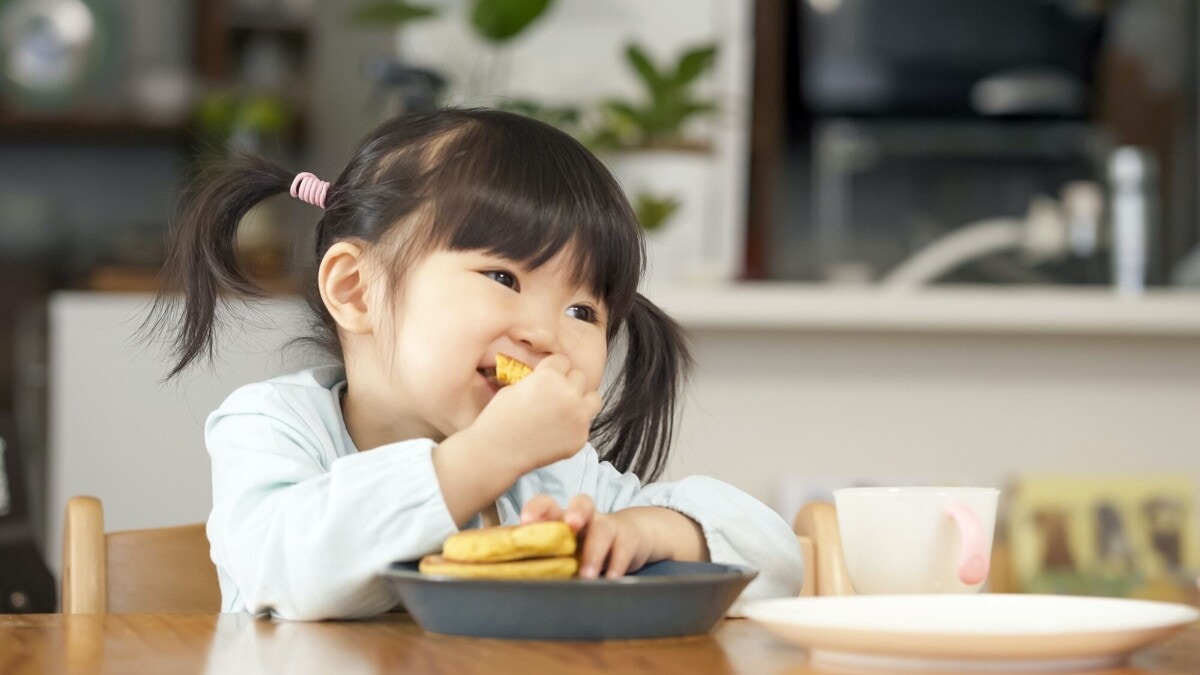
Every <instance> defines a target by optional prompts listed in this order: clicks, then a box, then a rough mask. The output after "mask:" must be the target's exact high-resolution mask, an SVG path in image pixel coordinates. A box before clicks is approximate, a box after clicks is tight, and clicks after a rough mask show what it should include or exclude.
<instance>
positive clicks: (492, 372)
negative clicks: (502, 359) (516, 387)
mask: <svg viewBox="0 0 1200 675" xmlns="http://www.w3.org/2000/svg"><path fill="white" fill-rule="evenodd" d="M478 372H479V374H480V375H482V376H483V379H485V380H487V382H488V384H490V385H491V386H492V391H500V389H501V387H503V386H504V385H503V384H501V383H500V381H499V380H497V379H496V369H495V368H479V369H478Z"/></svg>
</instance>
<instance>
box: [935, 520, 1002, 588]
mask: <svg viewBox="0 0 1200 675" xmlns="http://www.w3.org/2000/svg"><path fill="white" fill-rule="evenodd" d="M946 513H947V514H948V515H949V516H950V517H951V518H953V519H954V522H955V523H957V524H958V533H959V535H960V537H961V538H962V550H961V551H960V552H959V555H958V580H959V581H961V582H963V583H964V584H966V585H968V586H974V585H975V584H978V583H983V580H984V579H986V578H987V575H988V570H989V568H990V567H991V563H989V562H988V558H987V545H986V544H985V543H984V540H983V527H982V526H980V525H979V519H978V518H976V517H975V513H974V512H972V511H971V509H969V508H967V507H966V506H964V505H963V504H959V503H958V502H951V503H950V504H948V505H947V506H946Z"/></svg>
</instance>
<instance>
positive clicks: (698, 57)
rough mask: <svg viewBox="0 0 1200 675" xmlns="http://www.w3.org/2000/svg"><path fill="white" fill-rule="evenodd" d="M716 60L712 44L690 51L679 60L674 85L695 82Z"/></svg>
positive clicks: (714, 48) (715, 48)
mask: <svg viewBox="0 0 1200 675" xmlns="http://www.w3.org/2000/svg"><path fill="white" fill-rule="evenodd" d="M716 59H717V46H716V45H714V44H708V45H703V46H700V47H697V48H695V49H692V50H691V51H689V52H687V53H686V54H684V55H683V56H682V57H681V58H680V59H679V67H678V68H677V69H676V71H675V77H674V81H675V83H676V84H678V85H684V84H687V83H689V82H691V81H692V80H695V79H696V78H697V77H700V75H702V74H703V73H704V71H706V70H708V69H709V68H711V67H712V65H713V62H715V61H716Z"/></svg>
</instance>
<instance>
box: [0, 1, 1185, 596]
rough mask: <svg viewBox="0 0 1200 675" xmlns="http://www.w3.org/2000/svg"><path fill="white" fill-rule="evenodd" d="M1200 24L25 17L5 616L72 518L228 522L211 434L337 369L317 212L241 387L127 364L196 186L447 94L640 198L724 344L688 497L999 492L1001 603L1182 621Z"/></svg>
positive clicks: (323, 15)
mask: <svg viewBox="0 0 1200 675" xmlns="http://www.w3.org/2000/svg"><path fill="white" fill-rule="evenodd" d="M1198 31H1200V10H1198V9H1197V5H1196V3H1194V2H1192V1H1190V0H656V1H655V2H638V1H637V0H611V1H606V2H602V3H596V2H588V0H494V1H489V0H426V1H425V2H400V1H398V0H380V1H377V2H376V1H369V0H362V1H358V0H338V1H333V2H317V1H316V0H0V288H2V289H3V291H4V292H3V293H0V422H2V423H3V427H0V437H2V438H3V439H4V444H3V455H2V456H3V459H4V462H3V463H2V464H0V467H2V468H4V471H3V474H2V477H3V480H2V481H0V610H3V609H5V608H7V610H8V611H24V610H29V609H37V608H39V607H42V608H44V607H45V606H46V605H47V603H48V604H50V605H53V603H54V592H53V585H52V575H53V574H54V573H55V572H56V571H57V566H58V563H57V557H58V555H59V554H58V537H59V536H60V532H61V530H60V526H59V523H60V521H61V517H62V506H63V503H64V502H65V500H66V498H67V497H68V496H70V495H73V494H95V495H97V496H100V497H101V498H102V499H103V500H104V502H105V506H106V513H107V515H108V526H109V528H110V529H126V528H135V527H151V526H158V525H166V524H176V523H181V522H193V521H198V520H203V519H204V518H205V517H206V515H207V510H208V507H209V505H210V504H211V501H210V500H211V498H210V493H209V490H210V485H209V483H208V463H207V457H206V455H205V453H204V449H203V440H202V425H203V420H204V417H205V416H206V415H207V414H208V412H209V411H211V410H212V409H213V408H215V407H216V405H218V404H219V402H220V401H221V400H222V399H223V398H224V396H225V395H227V394H228V392H229V391H231V390H232V389H233V388H235V387H236V386H238V385H240V384H243V383H245V382H249V381H252V380H256V379H261V378H265V377H269V376H271V375H273V374H277V373H280V372H283V371H284V370H286V369H288V368H291V367H294V366H295V365H297V364H300V363H303V362H305V361H306V359H308V358H310V356H309V355H304V354H296V353H293V352H289V351H287V350H281V349H280V348H281V346H282V345H283V344H284V343H285V342H286V341H287V339H288V338H289V337H290V336H292V334H293V333H294V332H295V331H299V330H301V324H302V318H301V314H300V312H299V310H298V306H297V303H296V302H295V300H294V291H295V289H296V288H297V283H298V282H297V274H298V273H300V272H301V271H302V270H303V269H304V267H305V265H306V264H309V263H311V261H310V260H308V256H309V252H310V249H311V238H312V232H313V226H314V225H315V222H316V220H317V216H316V214H314V213H313V210H312V209H311V208H309V207H306V206H304V205H301V204H297V203H295V202H294V201H293V200H288V199H279V200H277V201H271V202H268V203H265V204H264V205H263V206H262V207H261V208H259V209H257V210H256V211H255V212H254V213H252V214H251V216H249V217H248V219H249V221H250V222H247V223H245V224H244V225H243V228H242V234H241V235H240V236H241V239H240V241H239V246H240V251H241V253H242V255H243V256H244V258H245V259H246V260H247V262H248V264H250V265H252V267H253V268H254V269H255V271H256V274H257V276H258V277H259V279H260V280H261V281H262V282H263V284H264V285H265V286H267V287H268V288H270V289H272V290H273V291H274V292H275V296H276V297H275V299H274V300H272V301H271V302H270V303H268V304H267V305H266V308H265V310H264V311H263V312H261V313H259V314H256V315H255V316H256V318H258V319H261V321H254V322H246V323H240V324H234V328H233V330H231V333H232V335H231V337H232V344H233V348H231V349H229V350H228V351H226V352H225V353H224V354H223V355H222V358H221V359H220V360H219V361H218V362H217V363H216V364H215V367H214V369H213V370H212V371H205V372H195V373H191V374H189V375H188V376H186V377H185V378H184V379H183V381H181V382H179V383H176V384H171V385H166V386H164V385H162V384H161V383H160V379H161V377H162V376H163V374H165V369H164V367H163V365H164V362H163V361H162V359H161V358H160V355H159V352H158V349H157V346H156V345H153V344H150V345H147V344H138V343H136V342H134V341H133V334H134V332H135V331H136V329H137V327H138V325H139V324H140V321H141V319H142V318H143V317H144V315H145V310H146V308H147V302H148V301H149V298H150V297H151V296H150V294H151V293H152V292H153V291H154V289H155V275H156V272H157V268H158V266H159V264H160V262H161V260H162V257H163V254H164V249H165V242H166V240H167V235H168V232H169V230H170V226H171V222H172V218H173V217H174V215H175V214H176V213H177V211H178V208H179V205H180V203H181V200H182V199H183V195H184V194H185V190H186V189H187V187H188V185H189V183H190V180H191V179H192V178H193V177H194V176H195V175H196V173H197V172H198V171H199V170H201V168H202V167H203V166H204V165H205V163H206V162H208V161H210V160H212V159H215V158H220V157H222V156H224V155H227V154H228V153H229V152H231V151H234V150H238V149H247V150H252V151H258V152H264V153H270V154H273V155H275V156H278V157H281V158H283V159H284V160H285V162H287V163H288V164H289V165H291V166H293V167H294V168H295V169H296V170H297V171H300V170H310V171H314V172H316V173H318V174H319V175H321V176H322V177H324V178H326V179H333V178H334V177H335V176H336V175H337V173H338V172H339V170H340V168H341V165H342V163H343V162H344V161H345V160H346V159H347V158H348V156H349V153H350V151H351V150H352V148H353V145H354V143H355V141H356V140H357V139H358V138H359V137H360V136H361V135H362V134H363V133H365V132H366V131H367V130H368V129H370V128H371V127H372V126H373V125H374V124H376V123H377V122H379V121H380V120H382V119H384V118H386V117H388V116H391V115H394V114H398V113H402V112H405V111H410V110H420V109H425V108H429V107H434V106H441V105H486V106H494V107H501V108H505V109H509V110H513V111H516V112H520V113H522V114H527V115H531V116H535V117H538V118H540V119H543V120H545V121H547V122H549V123H551V124H554V125H556V126H558V127H560V128H562V129H563V130H564V131H567V132H568V133H571V134H572V135H574V136H575V137H577V138H578V139H580V140H581V141H582V142H584V143H586V144H587V145H588V146H589V147H590V148H592V149H593V150H594V151H595V152H597V154H598V155H599V156H601V158H602V159H604V161H605V162H606V163H608V165H609V166H610V167H611V168H612V170H613V171H614V173H615V174H616V176H617V177H618V179H619V180H620V181H621V183H622V185H623V186H624V187H625V188H626V190H627V193H628V195H629V197H630V200H631V202H632V203H633V204H634V206H635V209H636V211H637V213H638V216H639V219H640V220H641V222H642V225H643V226H644V227H645V229H646V232H647V236H648V239H649V242H650V255H651V260H650V266H651V269H650V276H649V279H648V281H647V282H646V286H645V289H646V290H645V292H646V293H647V294H648V295H649V296H650V297H651V298H652V299H654V300H655V301H656V302H658V303H659V304H661V305H663V306H664V307H665V308H666V309H668V311H670V312H672V313H673V314H674V315H675V316H676V317H677V318H679V319H680V321H681V322H682V323H683V324H684V325H685V327H686V328H687V329H688V330H689V331H690V333H691V335H692V338H693V341H694V346H695V350H696V353H697V356H698V363H699V367H698V370H697V373H696V375H695V377H694V380H693V383H692V387H691V389H690V390H689V394H688V397H687V401H686V404H685V410H684V417H683V423H682V427H681V433H680V439H679V444H678V448H677V450H676V454H675V456H674V459H673V461H672V464H671V469H670V471H669V474H670V475H675V476H678V475H684V474H690V473H706V474H711V475H714V476H717V477H719V478H721V479H723V480H727V481H729V482H731V483H734V484H735V485H738V486H739V487H741V488H743V489H745V490H747V491H748V492H750V493H751V494H753V495H754V496H756V497H759V498H760V499H762V500H764V501H766V502H768V503H770V504H771V505H773V506H774V507H775V508H777V509H778V510H779V511H780V513H781V514H782V515H784V517H785V518H788V519H789V520H790V518H791V516H792V514H794V513H795V510H796V509H797V508H798V506H799V505H800V504H802V503H803V502H804V501H805V500H808V499H813V498H823V497H826V496H827V495H828V492H829V490H830V489H832V488H834V487H838V486H840V485H845V484H857V483H900V482H905V483H921V484H927V483H954V484H989V485H997V486H1002V487H1005V488H1006V495H1007V497H1008V498H1010V499H1012V500H1013V501H1012V503H1011V509H1010V510H1009V511H1008V513H1009V514H1011V515H1012V517H1011V518H1009V519H1006V520H1005V521H1004V522H1003V523H1002V530H1003V531H1004V532H1008V531H1009V530H1010V529H1011V531H1012V532H1013V533H1014V534H1013V536H1012V537H1009V538H1008V539H1006V541H1011V542H1013V545H1014V546H1016V547H1017V549H1018V550H1013V551H1011V554H1012V555H1011V561H1012V565H1013V567H1014V569H1015V571H1014V572H1013V574H1012V578H1011V579H1010V580H1009V581H1005V582H1004V583H1010V584H1011V587H1014V588H1024V589H1032V590H1045V589H1049V590H1061V591H1082V592H1095V591H1097V590H1102V591H1104V592H1111V593H1120V594H1135V595H1136V594H1140V595H1142V596H1144V597H1188V596H1187V594H1188V593H1193V594H1194V590H1195V572H1196V569H1197V568H1198V567H1200V544H1198V543H1197V539H1198V534H1200V526H1198V525H1197V523H1198V522H1200V518H1198V516H1197V508H1198V507H1197V500H1196V499H1195V494H1196V485H1197V481H1198V480H1200V443H1198V441H1197V433H1196V428H1195V424H1194V422H1193V420H1194V418H1195V412H1194V411H1195V410H1196V406H1197V403H1200V297H1197V296H1196V295H1195V294H1194V290H1193V289H1195V288H1196V287H1197V286H1200V249H1198V248H1197V243H1198V241H1200V219H1198V216H1200V214H1198V213H1197V211H1198V208H1200V207H1198V204H1197V196H1196V195H1197V188H1198V187H1200V139H1198V136H1197V124H1198V123H1200V109H1198V107H1197V88H1198V84H1200V71H1198V68H1197V62H1198V60H1200V46H1198V45H1200V42H1198V41H1197V33H1198ZM1039 513H1041V514H1042V515H1041V516H1038V515H1037V514H1039ZM1045 513H1050V514H1051V515H1052V516H1054V515H1055V514H1057V516H1055V517H1057V518H1058V520H1057V521H1056V520H1055V519H1054V518H1049V517H1047V516H1045ZM1113 513H1116V514H1117V516H1118V517H1117V518H1116V519H1115V520H1114V518H1113V515H1112V514H1113ZM1055 522H1057V523H1059V526H1060V527H1058V529H1053V528H1050V527H1049V526H1048V525H1046V523H1055ZM1114 523H1115V524H1114ZM1039 528H1040V529H1039ZM1055 537H1057V538H1058V539H1054V538H1055ZM1067 539H1069V540H1071V541H1074V542H1076V543H1074V544H1072V545H1073V546H1074V547H1075V550H1074V551H1073V552H1072V554H1071V555H1070V556H1068V558H1067V559H1066V562H1064V561H1063V559H1062V557H1061V555H1058V556H1057V557H1054V556H1050V555H1049V552H1050V551H1051V550H1054V551H1056V552H1058V553H1061V551H1060V550H1059V548H1061V547H1059V548H1056V547H1053V546H1051V544H1050V543H1048V542H1051V540H1054V541H1059V540H1062V541H1066V540H1067ZM1017 542H1025V543H1023V544H1019V545H1018V544H1017ZM1114 542H1115V543H1114ZM1001 548H1002V549H1003V547H1001ZM1114 551H1115V552H1114ZM1056 565H1057V566H1056Z"/></svg>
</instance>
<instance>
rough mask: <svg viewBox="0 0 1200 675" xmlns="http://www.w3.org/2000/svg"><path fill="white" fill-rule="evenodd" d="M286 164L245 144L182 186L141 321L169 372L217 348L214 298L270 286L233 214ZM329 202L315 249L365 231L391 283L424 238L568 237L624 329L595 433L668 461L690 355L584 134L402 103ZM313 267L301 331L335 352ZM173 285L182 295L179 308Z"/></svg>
mask: <svg viewBox="0 0 1200 675" xmlns="http://www.w3.org/2000/svg"><path fill="white" fill-rule="evenodd" d="M294 176H295V172H293V171H290V170H287V169H285V168H283V167H281V166H280V165H279V164H277V163H275V162H273V161H270V160H267V159H263V158H259V157H251V156H240V157H236V158H234V159H233V160H232V161H231V162H230V163H228V164H227V165H225V166H224V167H223V168H222V169H221V170H220V171H218V172H216V173H215V174H213V175H212V176H211V177H210V179H208V180H205V181H203V182H202V183H201V185H200V187H199V189H198V190H197V191H196V192H195V193H194V194H193V195H192V196H191V197H190V199H189V200H188V203H187V206H186V208H185V211H184V214H183V216H182V219H181V221H180V223H179V226H178V228H177V230H176V234H175V237H174V239H173V241H172V243H171V247H170V252H169V255H168V259H167V261H166V264H165V265H164V267H163V284H162V286H161V290H160V292H159V295H158V298H157V299H156V301H155V304H154V307H153V308H152V310H151V315H150V318H149V319H148V320H147V326H148V331H149V332H150V333H169V334H170V335H171V338H172V340H171V342H172V348H173V354H174V360H175V362H174V366H173V368H172V370H171V372H170V374H169V375H168V378H171V377H174V376H176V375H178V374H179V373H181V372H182V371H184V370H185V369H186V368H187V367H188V366H189V365H190V364H192V363H194V362H195V361H196V359H198V358H206V359H209V360H211V359H212V357H213V354H214V338H215V330H216V322H217V312H218V309H220V308H221V307H223V306H225V305H226V304H227V303H228V301H229V300H232V299H251V298H255V297H259V296H262V295H263V294H264V293H263V291H262V289H261V288H260V287H259V286H258V285H256V284H255V282H254V281H253V280H252V279H251V278H250V276H248V275H247V273H246V271H245V270H244V269H243V268H242V267H241V266H240V265H239V261H238V256H237V252H236V249H235V241H236V234H237V228H238V224H239V222H240V221H241V219H242V217H243V216H245V215H246V213H247V212H248V211H249V210H250V209H251V207H253V206H254V205H256V204H258V203H259V202H261V201H262V200H263V199H265V198H267V197H270V196H272V195H276V194H278V193H282V192H287V191H288V190H289V188H290V186H291V182H292V179H293V178H294ZM325 207H326V208H325V212H324V215H323V216H322V217H321V220H320V222H319V223H318V224H317V231H316V246H315V250H314V263H319V262H320V260H321V258H322V257H323V256H324V254H325V252H326V251H327V250H328V249H329V247H330V246H332V245H333V244H334V243H336V242H338V241H342V240H347V239H352V240H356V241H360V242H362V243H363V244H364V245H366V246H368V247H370V248H371V249H372V250H376V251H383V252H384V253H386V254H387V255H389V256H391V259H392V260H394V261H395V263H394V264H393V265H392V267H391V268H390V274H389V275H388V282H389V283H391V284H399V283H402V281H403V278H404V274H405V271H406V270H407V269H409V268H410V267H411V265H412V264H413V263H414V262H416V261H417V260H419V259H420V257H421V256H422V255H424V254H426V253H428V252H429V251H432V250H437V249H447V250H485V251H488V252H491V253H495V254H498V255H502V256H504V257H507V258H510V259H512V260H516V261H520V262H523V263H524V264H526V265H529V266H530V267H537V266H539V265H542V264H544V263H545V262H547V261H548V260H550V259H551V258H553V257H554V256H555V255H556V254H557V253H559V252H560V251H561V250H563V249H564V248H566V247H568V246H569V247H570V248H571V250H572V251H573V252H574V255H575V257H576V260H575V261H573V262H574V263H575V266H574V269H575V270H576V277H577V278H575V279H573V281H575V282H576V283H579V284H582V285H584V286H586V287H588V288H589V290H590V291H591V292H592V293H593V294H594V295H596V296H597V297H599V298H602V299H603V300H604V303H605V305H606V306H607V307H608V311H609V316H610V319H609V326H608V342H609V344H610V346H612V345H613V344H614V343H615V342H616V341H617V339H618V337H620V336H624V344H625V356H624V363H623V364H622V366H621V369H620V371H619V373H620V376H619V377H618V378H617V381H616V383H614V384H613V386H612V387H611V388H610V391H609V392H608V396H607V397H606V398H607V401H606V404H605V408H604V409H603V410H602V411H601V413H600V414H599V415H598V416H597V417H596V420H595V421H594V422H593V425H592V432H593V438H594V439H595V440H596V443H597V446H599V448H600V452H601V456H602V457H603V458H605V459H608V460H610V461H611V462H612V463H613V465H614V466H616V467H617V468H618V469H619V470H621V471H633V472H634V473H636V474H638V475H639V476H640V477H642V478H643V479H646V480H653V479H655V478H657V477H658V476H659V475H660V474H661V473H662V470H663V468H664V465H665V463H666V458H667V454H668V451H669V447H670V443H671V437H672V432H673V422H674V415H675V406H676V402H677V399H678V393H679V390H680V388H681V387H682V386H683V383H684V381H685V380H686V376H687V371H688V369H689V368H690V366H691V357H690V355H689V352H688V348H687V343H686V340H685V338H684V336H683V333H682V331H681V329H680V328H679V326H678V324H676V323H675V322H674V321H673V320H672V319H671V318H670V317H668V316H667V315H666V314H664V313H663V312H662V311H661V310H659V309H658V308H657V307H655V306H654V305H653V304H652V303H651V302H650V301H649V300H647V299H646V298H645V297H643V296H642V295H640V294H639V293H638V292H637V285H638V281H639V279H640V277H641V274H642V271H643V270H644V268H645V241H644V237H643V234H642V230H641V227H640V226H639V225H638V223H637V220H636V218H635V216H634V214H633V211H632V209H631V208H630V206H629V202H628V200H627V199H626V198H625V195H624V193H623V192H622V190H621V187H620V185H618V183H617V181H616V180H615V179H614V178H613V177H612V174H610V173H609V171H608V170H607V169H606V168H605V166H604V165H603V164H602V163H601V162H600V161H599V160H598V159H596V157H595V156H594V155H592V154H591V153H590V152H588V150H587V149H586V148H584V147H583V146H582V145H581V144H580V143H579V142H577V141H576V140H574V139H573V138H571V137H570V136H568V135H567V134H565V133H563V132H561V131H559V130H557V129H555V128H553V127H551V126H549V125H547V124H544V123H542V122H539V121H536V120H533V119H531V118H527V117H522V116H520V115H516V114H512V113H506V112H500V111H496V110H487V109H454V108H446V109H440V110H433V111H429V112H423V113H419V114H413V115H406V116H401V117H397V118H394V119H392V120H389V121H387V122H385V123H383V124H382V125H380V126H379V127H377V128H376V129H375V130H374V131H372V132H370V133H369V134H368V135H367V136H366V138H365V139H364V140H363V141H362V142H361V144H360V145H359V147H358V149H357V151H356V152H355V153H354V155H353V158H352V159H351V160H350V162H349V164H348V165H347V166H346V168H345V169H344V170H343V171H342V173H341V175H340V176H338V178H337V180H335V181H333V182H332V184H331V185H330V187H329V191H328V194H327V196H326V202H325ZM379 247H384V248H379ZM310 276H311V277H312V279H313V283H311V284H309V285H308V287H307V289H306V296H307V300H308V304H309V307H310V308H311V309H312V312H313V317H314V320H313V328H314V335H313V336H311V338H310V339H311V340H312V341H314V342H316V343H317V344H318V345H320V346H321V347H323V348H324V349H325V351H327V352H328V353H329V354H330V355H331V356H333V357H334V358H337V359H341V358H342V354H341V345H340V343H339V341H338V335H337V326H336V324H335V322H334V320H333V318H332V316H330V314H329V312H328V310H327V309H326V308H325V306H324V304H323V303H322V301H321V298H320V295H319V293H318V292H317V288H316V283H315V278H316V275H315V274H312V275H310ZM178 291H182V294H183V300H182V304H183V306H182V309H181V311H179V312H175V311H173V308H174V307H175V303H176V297H177V295H176V293H177V292H178Z"/></svg>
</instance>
